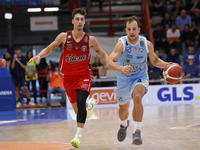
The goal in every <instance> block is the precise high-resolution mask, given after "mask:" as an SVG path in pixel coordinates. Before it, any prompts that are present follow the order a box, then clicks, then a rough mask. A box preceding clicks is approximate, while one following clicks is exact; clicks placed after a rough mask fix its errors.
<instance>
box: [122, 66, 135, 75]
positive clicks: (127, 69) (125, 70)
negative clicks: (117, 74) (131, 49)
mask: <svg viewBox="0 0 200 150" xmlns="http://www.w3.org/2000/svg"><path fill="white" fill-rule="evenodd" d="M132 71H133V67H132V66H122V69H121V72H122V74H123V75H124V76H127V77H128V76H129V73H130V72H132Z"/></svg>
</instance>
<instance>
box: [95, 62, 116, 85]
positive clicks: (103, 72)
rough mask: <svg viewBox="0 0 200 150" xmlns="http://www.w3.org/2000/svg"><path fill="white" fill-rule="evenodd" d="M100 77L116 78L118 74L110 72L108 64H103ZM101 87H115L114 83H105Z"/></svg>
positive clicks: (100, 68)
mask: <svg viewBox="0 0 200 150" xmlns="http://www.w3.org/2000/svg"><path fill="white" fill-rule="evenodd" d="M99 76H100V78H115V77H116V73H115V71H112V70H109V69H108V68H107V67H106V63H105V62H103V66H100V67H99ZM100 86H101V87H105V86H114V81H103V82H100Z"/></svg>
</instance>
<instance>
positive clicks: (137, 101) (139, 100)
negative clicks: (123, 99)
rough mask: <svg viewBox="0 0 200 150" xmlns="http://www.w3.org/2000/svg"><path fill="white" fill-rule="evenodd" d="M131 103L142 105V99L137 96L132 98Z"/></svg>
mask: <svg viewBox="0 0 200 150" xmlns="http://www.w3.org/2000/svg"><path fill="white" fill-rule="evenodd" d="M133 102H134V104H135V105H137V104H141V103H142V97H141V96H140V95H139V94H136V95H134V96H133Z"/></svg>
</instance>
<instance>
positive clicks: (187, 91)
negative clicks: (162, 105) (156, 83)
mask: <svg viewBox="0 0 200 150" xmlns="http://www.w3.org/2000/svg"><path fill="white" fill-rule="evenodd" d="M191 90H193V87H192V86H187V87H185V88H184V89H183V95H185V96H183V97H178V96H177V88H176V87H172V93H170V92H169V88H168V87H165V88H161V89H160V90H159V91H158V93H157V96H158V99H159V100H160V101H162V102H165V101H182V100H184V101H191V100H192V99H193V98H194V94H193V93H192V92H191ZM163 93H165V94H163Z"/></svg>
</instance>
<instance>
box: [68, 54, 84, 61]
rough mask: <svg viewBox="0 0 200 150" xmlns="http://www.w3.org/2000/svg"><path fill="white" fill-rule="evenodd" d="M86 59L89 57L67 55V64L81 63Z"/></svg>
mask: <svg viewBox="0 0 200 150" xmlns="http://www.w3.org/2000/svg"><path fill="white" fill-rule="evenodd" d="M86 57H87V55H86V54H83V55H80V56H76V54H74V55H73V54H71V55H67V56H66V58H65V62H68V63H76V62H80V61H84V60H86Z"/></svg>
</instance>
